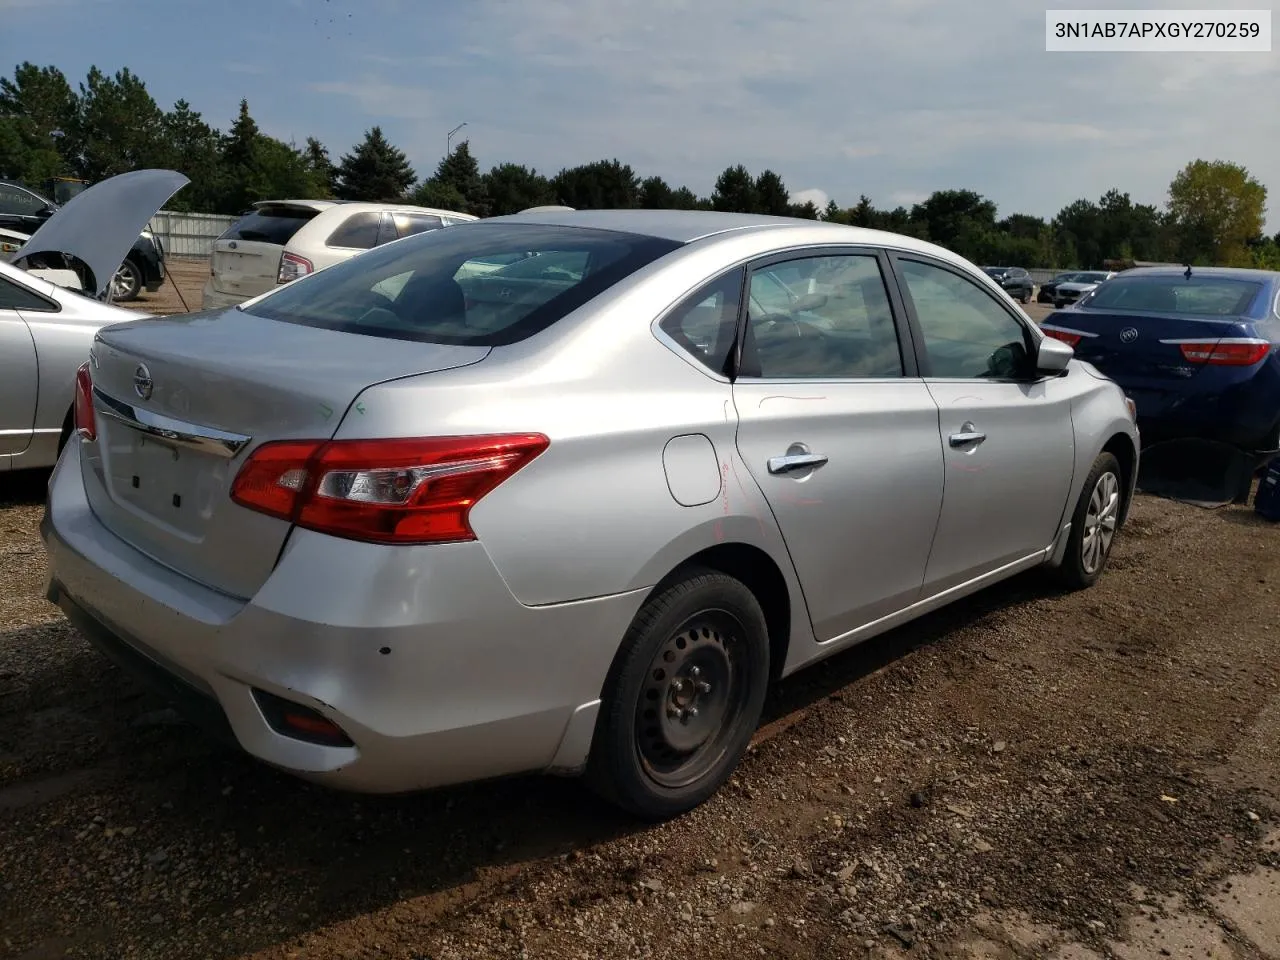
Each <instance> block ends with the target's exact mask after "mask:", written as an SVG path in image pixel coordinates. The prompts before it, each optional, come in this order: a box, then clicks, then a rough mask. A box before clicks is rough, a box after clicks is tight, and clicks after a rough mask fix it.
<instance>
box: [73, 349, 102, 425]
mask: <svg viewBox="0 0 1280 960" xmlns="http://www.w3.org/2000/svg"><path fill="white" fill-rule="evenodd" d="M75 418H76V433H78V434H79V435H80V436H81V437H83V438H84V439H85V440H96V439H97V437H98V423H97V420H96V419H95V417H94V415H93V377H92V375H90V373H89V364H88V363H82V364H80V368H79V369H78V370H76V405H75Z"/></svg>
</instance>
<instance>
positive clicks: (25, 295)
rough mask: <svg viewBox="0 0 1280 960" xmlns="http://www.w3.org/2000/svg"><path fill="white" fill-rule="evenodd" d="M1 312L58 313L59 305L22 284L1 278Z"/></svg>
mask: <svg viewBox="0 0 1280 960" xmlns="http://www.w3.org/2000/svg"><path fill="white" fill-rule="evenodd" d="M0 310H38V311H40V312H41V313H56V312H57V311H58V305H57V304H56V303H52V302H50V301H49V300H46V299H45V298H44V297H42V296H40V295H39V294H38V293H35V292H34V291H32V290H28V289H27V288H26V287H24V286H22V285H21V284H17V283H14V282H13V281H12V280H10V279H9V278H8V277H0Z"/></svg>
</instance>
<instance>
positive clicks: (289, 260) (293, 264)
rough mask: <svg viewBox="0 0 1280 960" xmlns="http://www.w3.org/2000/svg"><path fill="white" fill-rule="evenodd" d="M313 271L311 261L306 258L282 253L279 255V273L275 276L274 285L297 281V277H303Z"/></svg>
mask: <svg viewBox="0 0 1280 960" xmlns="http://www.w3.org/2000/svg"><path fill="white" fill-rule="evenodd" d="M314 269H315V268H314V267H313V266H312V265H311V261H310V260H308V259H307V258H306V257H300V256H298V255H297V254H296V253H282V254H280V272H279V273H277V274H276V283H288V282H289V281H290V280H297V279H298V278H299V277H305V276H306V275H307V274H308V273H310V272H311V271H312V270H314Z"/></svg>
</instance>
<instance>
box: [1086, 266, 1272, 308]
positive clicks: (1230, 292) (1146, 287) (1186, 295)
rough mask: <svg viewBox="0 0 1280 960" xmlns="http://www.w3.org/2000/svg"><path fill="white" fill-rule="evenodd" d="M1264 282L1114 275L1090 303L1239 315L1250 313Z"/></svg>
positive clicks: (1094, 304) (1094, 306) (1177, 276)
mask: <svg viewBox="0 0 1280 960" xmlns="http://www.w3.org/2000/svg"><path fill="white" fill-rule="evenodd" d="M1260 289H1262V284H1260V283H1258V282H1257V281H1256V280H1238V279H1235V278H1232V277H1196V276H1194V275H1193V276H1192V277H1191V279H1189V280H1188V279H1187V278H1186V277H1183V276H1182V275H1181V274H1179V275H1176V276H1161V277H1112V278H1111V279H1110V280H1108V281H1107V282H1106V283H1104V284H1102V285H1101V286H1099V287H1098V289H1097V290H1096V291H1094V294H1093V296H1092V297H1090V298H1089V300H1088V305H1089V307H1090V308H1092V309H1094V310H1143V311H1150V312H1152V313H1185V314H1190V315H1193V316H1201V317H1204V316H1217V317H1238V316H1242V315H1245V314H1248V312H1249V308H1250V307H1251V306H1252V304H1253V301H1254V299H1255V298H1256V297H1257V296H1258V291H1259V290H1260Z"/></svg>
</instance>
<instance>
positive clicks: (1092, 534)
mask: <svg viewBox="0 0 1280 960" xmlns="http://www.w3.org/2000/svg"><path fill="white" fill-rule="evenodd" d="M1122 477H1123V473H1122V472H1121V470H1120V461H1119V460H1117V459H1116V458H1115V456H1114V455H1112V454H1110V453H1106V452H1103V453H1100V454H1098V458H1097V459H1096V460H1094V461H1093V469H1091V470H1090V471H1089V476H1088V478H1087V479H1086V480H1085V482H1084V489H1082V490H1081V491H1080V499H1079V500H1078V501H1076V508H1075V511H1074V512H1073V513H1072V514H1071V534H1070V536H1069V537H1068V538H1067V552H1066V556H1065V557H1063V560H1062V565H1061V566H1060V567H1058V568H1057V569H1056V570H1055V571H1054V573H1055V575H1056V578H1057V580H1058V582H1059V583H1060V584H1062V586H1064V587H1066V588H1067V589H1069V590H1083V589H1085V588H1086V587H1091V586H1093V585H1094V584H1095V583H1097V582H1098V578H1099V577H1101V576H1102V571H1103V570H1105V569H1106V567H1107V559H1108V558H1109V557H1110V556H1111V546H1112V544H1113V543H1114V542H1115V535H1116V531H1117V530H1118V529H1119V526H1120V513H1121V508H1122V507H1123V505H1124V486H1123V483H1122V481H1121V478H1122Z"/></svg>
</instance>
